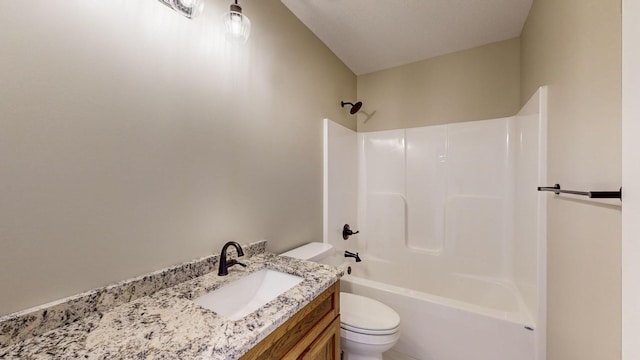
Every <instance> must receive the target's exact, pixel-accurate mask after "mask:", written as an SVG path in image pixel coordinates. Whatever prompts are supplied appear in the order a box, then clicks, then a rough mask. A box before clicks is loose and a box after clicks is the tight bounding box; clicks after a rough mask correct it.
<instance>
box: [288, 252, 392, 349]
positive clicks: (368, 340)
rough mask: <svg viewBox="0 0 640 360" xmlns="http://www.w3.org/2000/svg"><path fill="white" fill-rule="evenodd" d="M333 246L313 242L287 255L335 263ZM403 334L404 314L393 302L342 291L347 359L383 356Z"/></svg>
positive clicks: (342, 336) (342, 339) (342, 334)
mask: <svg viewBox="0 0 640 360" xmlns="http://www.w3.org/2000/svg"><path fill="white" fill-rule="evenodd" d="M332 251H333V247H332V246H331V245H330V244H326V243H317V242H314V243H309V244H306V245H303V246H301V247H298V248H295V249H293V250H290V251H287V252H285V253H284V254H281V255H283V256H289V257H293V258H297V259H303V260H309V261H315V262H320V263H331V264H332V265H335V260H334V261H325V260H328V258H329V256H330V255H331V253H332ZM399 338H400V316H399V315H398V313H396V312H395V311H394V310H393V309H392V308H390V307H389V306H387V305H385V304H383V303H381V302H379V301H377V300H374V299H371V298H368V297H365V296H360V295H355V294H350V293H345V292H341V293H340V342H341V346H342V351H343V353H344V359H345V360H382V353H383V352H385V351H387V350H389V349H391V348H392V347H393V346H394V345H395V344H396V343H397V342H398V339H399Z"/></svg>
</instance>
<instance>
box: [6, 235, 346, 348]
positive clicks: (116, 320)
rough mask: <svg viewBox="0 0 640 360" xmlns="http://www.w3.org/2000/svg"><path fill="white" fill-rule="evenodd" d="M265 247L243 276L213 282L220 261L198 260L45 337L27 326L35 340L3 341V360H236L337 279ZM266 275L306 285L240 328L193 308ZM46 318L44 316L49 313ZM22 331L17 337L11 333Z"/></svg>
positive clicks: (122, 288) (124, 289) (334, 273)
mask: <svg viewBox="0 0 640 360" xmlns="http://www.w3.org/2000/svg"><path fill="white" fill-rule="evenodd" d="M264 245H265V242H260V243H255V244H253V245H252V246H250V247H247V249H248V250H249V251H248V252H250V253H251V255H252V256H251V258H249V259H247V260H246V261H247V265H248V266H247V268H246V269H233V270H230V272H229V275H228V276H225V277H220V276H218V275H217V274H216V271H215V267H214V266H212V265H215V262H216V260H217V256H214V257H210V258H206V259H200V260H196V261H194V262H191V263H187V264H184V265H182V266H180V267H175V268H171V269H166V270H163V271H161V272H158V273H155V274H150V275H149V276H148V277H147V278H148V279H152V280H150V281H152V282H154V283H155V285H154V287H156V289H153V291H155V292H153V291H152V293H148V294H145V295H143V296H140V297H138V298H137V299H133V298H131V299H128V298H127V299H126V300H123V301H118V302H117V303H116V302H104V304H102V305H103V307H102V308H100V309H98V308H97V307H96V305H93V306H90V307H88V308H86V309H85V311H84V313H83V314H81V315H80V314H79V313H78V315H79V316H81V317H79V318H78V319H75V320H73V321H71V320H68V321H65V322H63V323H60V324H59V326H58V327H56V328H52V329H47V330H49V331H44V329H42V330H40V329H38V328H37V325H36V324H32V329H31V330H32V332H33V333H32V334H28V335H29V336H22V337H21V338H14V339H11V341H4V340H3V343H1V344H0V358H2V359H20V358H29V359H50V358H66V357H72V358H85V357H90V358H100V357H104V358H112V357H117V358H138V357H140V356H142V357H149V356H151V357H168V358H180V359H201V358H204V359H220V360H227V359H236V358H239V357H240V356H241V355H242V354H244V353H245V352H246V351H248V350H249V349H250V348H251V347H252V346H253V345H255V344H257V343H258V342H260V340H262V339H263V338H265V337H266V336H267V335H268V334H269V333H270V332H271V331H273V330H274V329H276V328H277V327H278V326H279V325H281V324H282V323H284V322H285V321H286V320H287V319H288V318H289V317H290V316H291V315H293V314H294V313H295V312H297V311H298V310H300V309H301V308H303V307H304V306H305V305H306V304H308V303H309V302H310V301H311V300H313V299H314V298H315V297H316V296H317V295H319V294H320V293H322V291H324V290H326V289H327V288H329V286H331V285H332V284H334V283H335V282H336V281H338V279H339V277H340V276H341V275H342V273H341V271H340V270H339V269H337V268H334V267H330V266H326V265H321V264H315V263H311V262H306V261H299V260H296V259H291V258H285V257H280V256H276V255H274V254H270V253H265V252H264ZM247 255H249V254H247ZM264 268H270V269H274V270H279V271H282V272H285V273H289V274H293V275H297V276H301V277H303V278H304V280H303V281H302V282H301V283H300V285H299V286H297V287H295V288H292V289H290V290H289V291H287V292H285V293H283V294H282V295H280V296H279V297H278V298H277V299H276V300H274V301H272V302H269V303H268V304H267V305H265V306H264V307H262V308H261V309H259V310H258V311H256V312H254V313H252V314H250V315H247V316H246V317H245V318H243V319H241V320H238V321H230V320H227V319H225V318H223V317H221V316H219V315H217V314H215V313H214V312H211V311H208V310H206V309H203V308H201V307H199V306H197V305H195V304H194V303H193V302H192V300H193V299H195V298H197V297H199V296H201V295H203V294H205V293H207V292H209V291H211V290H213V289H216V288H219V287H221V286H223V285H224V284H226V283H228V282H229V281H233V280H234V279H237V278H239V277H241V276H244V275H245V274H247V273H251V272H254V271H258V270H261V269H264ZM202 271H205V272H206V273H202ZM196 274H198V276H196ZM194 276H196V277H194ZM141 280H143V279H133V280H131V281H128V282H126V283H123V284H119V285H113V286H111V287H108V288H105V289H100V290H98V291H99V292H101V293H102V294H108V295H109V294H113V295H117V294H124V293H128V292H130V291H131V289H132V288H133V287H134V286H135V284H139V283H140V281H141ZM176 281H177V282H178V283H176ZM147 282H148V281H147ZM89 295H90V294H82V295H79V296H78V297H77V298H76V300H77V299H80V298H85V299H88V298H89V297H91V296H89ZM107 297H108V296H107ZM90 302H91V301H86V303H87V304H89V303H90ZM64 305H65V303H62V304H60V305H58V308H60V307H62V306H64ZM72 307H73V306H72V305H69V307H68V308H69V309H71V308H72ZM43 314H44V316H45V317H47V316H48V315H47V313H46V312H44V313H43ZM0 321H2V320H1V319H0ZM14 325H16V324H13V323H11V322H9V323H5V322H0V329H3V331H4V330H5V329H8V328H10V327H11V326H14ZM49 325H51V323H50V324H49ZM19 331H22V330H21V329H19V328H18V329H15V332H19Z"/></svg>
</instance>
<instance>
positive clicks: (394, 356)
mask: <svg viewBox="0 0 640 360" xmlns="http://www.w3.org/2000/svg"><path fill="white" fill-rule="evenodd" d="M382 359H383V360H418V359H414V358H412V357H410V356H407V355H405V354H402V353H399V352H397V351H394V350H389V351H387V352H386V353H384V354H382Z"/></svg>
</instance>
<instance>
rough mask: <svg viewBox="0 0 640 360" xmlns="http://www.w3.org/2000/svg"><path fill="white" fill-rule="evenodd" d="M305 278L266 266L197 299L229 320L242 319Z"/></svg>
mask: <svg viewBox="0 0 640 360" xmlns="http://www.w3.org/2000/svg"><path fill="white" fill-rule="evenodd" d="M302 280H304V279H303V278H301V277H300V276H295V275H291V274H286V273H283V272H280V271H276V270H270V269H262V270H260V271H256V272H254V273H251V274H249V275H247V276H245V277H242V278H240V279H238V280H235V281H233V282H231V283H229V284H226V285H224V286H223V287H221V288H219V289H216V290H213V291H211V292H209V293H207V294H205V295H202V296H200V297H199V298H197V299H195V300H193V302H195V303H196V304H198V305H200V306H202V307H203V308H205V309H209V310H211V311H214V312H215V313H217V314H218V315H222V316H224V317H226V318H227V319H229V320H239V319H242V318H243V317H245V316H247V315H249V314H251V313H252V312H254V311H256V310H258V309H259V308H260V307H262V306H263V305H265V304H266V303H268V302H269V301H271V300H273V299H275V298H277V297H278V296H279V295H280V294H282V293H284V292H285V291H287V290H289V289H291V288H292V287H294V286H296V285H298V284H299V283H300V282H302Z"/></svg>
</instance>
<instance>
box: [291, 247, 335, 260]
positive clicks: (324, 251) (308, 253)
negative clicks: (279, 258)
mask: <svg viewBox="0 0 640 360" xmlns="http://www.w3.org/2000/svg"><path fill="white" fill-rule="evenodd" d="M331 249H333V245H331V244H327V243H321V242H311V243H308V244H305V245H302V246H300V247H297V248H295V249H293V250H289V251H287V252H285V253H283V254H280V255H284V256H289V257H292V258H296V259H303V260H309V261H317V260H319V259H321V258H323V257H325V256H327V255H328V254H329V252H330V251H331Z"/></svg>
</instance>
